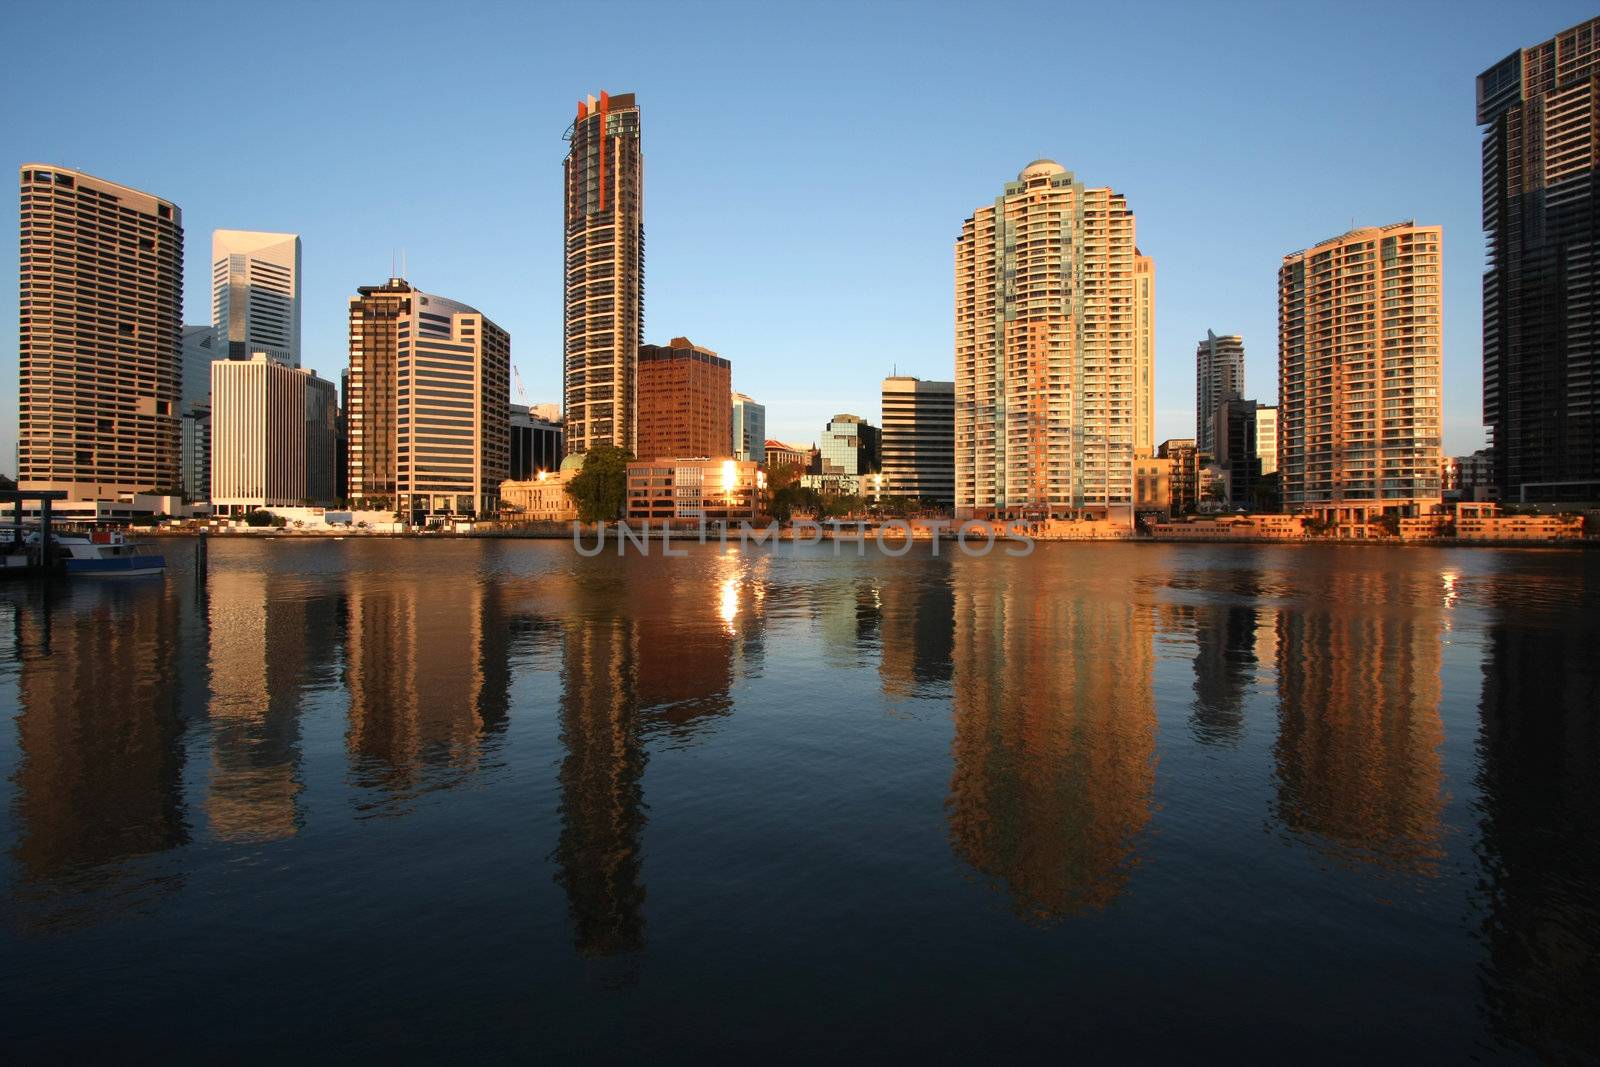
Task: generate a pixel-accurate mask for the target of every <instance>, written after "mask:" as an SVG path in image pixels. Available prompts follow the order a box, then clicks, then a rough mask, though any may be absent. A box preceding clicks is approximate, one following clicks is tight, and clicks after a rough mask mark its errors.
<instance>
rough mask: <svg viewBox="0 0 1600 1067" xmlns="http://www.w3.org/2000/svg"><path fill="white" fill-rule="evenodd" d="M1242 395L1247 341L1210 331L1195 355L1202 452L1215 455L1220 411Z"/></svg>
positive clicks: (1197, 435) (1196, 413)
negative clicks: (1223, 406)
mask: <svg viewBox="0 0 1600 1067" xmlns="http://www.w3.org/2000/svg"><path fill="white" fill-rule="evenodd" d="M1243 395H1244V338H1243V337H1240V336H1239V335H1238V334H1225V335H1223V336H1221V337H1218V336H1217V335H1216V334H1214V333H1212V332H1211V331H1210V330H1207V331H1206V338H1205V340H1204V341H1201V342H1200V344H1199V346H1198V347H1196V348H1195V352H1194V438H1195V444H1196V446H1197V447H1198V448H1199V449H1200V451H1202V452H1211V453H1213V454H1215V452H1216V449H1217V439H1216V433H1215V429H1214V428H1215V425H1216V420H1217V409H1218V408H1220V407H1221V406H1222V402H1223V401H1224V400H1233V399H1236V398H1238V397H1241V396H1243Z"/></svg>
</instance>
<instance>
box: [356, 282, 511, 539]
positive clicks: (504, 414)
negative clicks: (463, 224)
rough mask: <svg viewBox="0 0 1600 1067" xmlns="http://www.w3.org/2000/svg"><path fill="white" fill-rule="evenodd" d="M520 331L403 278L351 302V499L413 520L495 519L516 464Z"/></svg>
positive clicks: (369, 289)
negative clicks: (514, 356) (513, 333)
mask: <svg viewBox="0 0 1600 1067" xmlns="http://www.w3.org/2000/svg"><path fill="white" fill-rule="evenodd" d="M510 379H511V337H510V335H509V334H507V333H506V332H505V331H504V330H502V329H501V328H500V327H499V326H497V325H495V324H494V322H492V321H491V320H490V319H489V318H488V316H486V315H484V314H483V313H482V312H480V311H478V310H477V309H475V308H472V307H468V306H467V305H466V304H462V303H458V302H457V301H454V300H450V299H447V298H445V297H441V296H435V295H432V294H429V293H424V292H422V291H420V290H418V289H416V288H414V287H413V286H412V285H411V284H410V283H408V282H406V281H405V280H403V279H400V278H391V279H389V281H388V282H387V283H386V284H384V285H381V286H362V287H361V288H360V289H358V290H357V295H356V296H354V297H352V298H351V300H350V396H349V399H348V401H347V410H346V432H347V433H348V434H349V439H350V444H349V455H350V496H351V498H352V499H353V500H358V501H360V502H362V503H365V504H368V505H369V506H380V502H384V501H387V502H388V506H391V507H394V508H395V510H396V511H397V512H398V513H399V514H400V515H401V516H402V517H403V518H404V519H405V520H406V521H409V522H412V523H422V522H426V521H429V520H431V519H434V518H447V517H475V516H487V515H493V514H495V512H496V511H497V509H498V506H499V505H498V493H499V489H500V483H501V482H502V481H504V480H505V478H506V473H507V469H508V467H509V466H510V459H511V457H510V436H511V433H510V423H511V403H510Z"/></svg>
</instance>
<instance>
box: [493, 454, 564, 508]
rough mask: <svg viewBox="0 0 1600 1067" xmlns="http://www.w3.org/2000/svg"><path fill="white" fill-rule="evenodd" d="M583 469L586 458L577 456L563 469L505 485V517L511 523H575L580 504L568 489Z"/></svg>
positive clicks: (502, 494)
mask: <svg viewBox="0 0 1600 1067" xmlns="http://www.w3.org/2000/svg"><path fill="white" fill-rule="evenodd" d="M581 470H583V457H582V456H581V455H574V456H569V457H568V458H567V459H566V460H564V461H563V462H562V464H561V469H560V470H556V471H544V470H542V471H537V472H535V473H534V475H533V477H532V478H519V479H515V480H512V481H506V482H501V483H500V514H501V517H502V518H504V519H506V520H507V521H510V522H572V521H573V520H575V519H577V517H578V505H577V502H576V501H574V500H573V499H572V497H571V496H570V495H569V494H568V493H567V486H568V484H570V483H571V481H572V479H574V478H576V477H577V476H578V472H580V471H581Z"/></svg>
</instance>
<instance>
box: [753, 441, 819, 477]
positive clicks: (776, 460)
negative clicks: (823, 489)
mask: <svg viewBox="0 0 1600 1067" xmlns="http://www.w3.org/2000/svg"><path fill="white" fill-rule="evenodd" d="M765 447H766V453H767V470H773V469H775V468H777V467H792V468H793V469H794V470H796V471H798V472H799V473H801V474H804V473H805V472H806V471H809V470H810V469H811V465H812V464H811V461H812V459H813V458H814V456H815V454H816V449H814V448H812V447H811V446H809V445H790V444H785V443H784V442H782V441H779V440H777V439H776V438H772V437H769V438H767V441H766V446H765Z"/></svg>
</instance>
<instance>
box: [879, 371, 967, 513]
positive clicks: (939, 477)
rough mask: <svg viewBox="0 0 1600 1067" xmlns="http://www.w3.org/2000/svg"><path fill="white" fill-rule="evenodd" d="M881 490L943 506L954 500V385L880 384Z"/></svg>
mask: <svg viewBox="0 0 1600 1067" xmlns="http://www.w3.org/2000/svg"><path fill="white" fill-rule="evenodd" d="M882 447H883V491H884V492H885V493H887V494H888V495H890V496H904V497H911V498H912V499H914V500H927V501H931V502H934V503H937V504H939V505H941V506H943V507H950V506H952V505H954V504H955V498H956V383H955V382H925V381H923V380H922V379H920V378H912V377H908V376H906V375H895V376H893V377H890V378H885V379H884V380H883V446H882Z"/></svg>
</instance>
